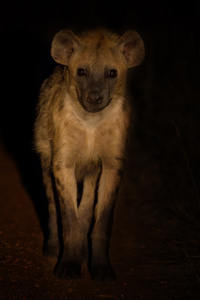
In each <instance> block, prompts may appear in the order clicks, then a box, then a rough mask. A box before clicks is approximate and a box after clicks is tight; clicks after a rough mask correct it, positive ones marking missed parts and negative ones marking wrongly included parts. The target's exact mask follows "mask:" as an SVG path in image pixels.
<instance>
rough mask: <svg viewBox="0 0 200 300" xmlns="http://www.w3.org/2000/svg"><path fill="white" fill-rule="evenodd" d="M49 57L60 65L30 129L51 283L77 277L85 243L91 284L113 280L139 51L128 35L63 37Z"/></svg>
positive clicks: (140, 43) (134, 36)
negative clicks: (129, 81)
mask: <svg viewBox="0 0 200 300" xmlns="http://www.w3.org/2000/svg"><path fill="white" fill-rule="evenodd" d="M51 56H52V57H53V59H54V60H55V61H56V62H57V63H58V65H57V67H56V69H55V71H54V72H53V74H52V75H51V76H50V77H49V78H48V79H46V80H45V81H44V83H43V85H42V87H41V91H40V97H39V102H38V107H37V109H38V111H37V119H36V123H35V145H36V150H37V152H38V153H39V156H40V159H41V165H42V170H43V182H44V187H45V190H46V195H47V198H48V210H49V238H48V241H47V245H46V250H45V254H46V255H48V256H55V257H58V262H57V264H56V266H55V270H54V272H55V274H56V276H58V277H59V278H78V277H80V276H81V263H82V262H83V259H86V258H87V257H88V256H87V253H88V240H90V245H91V248H90V249H91V251H89V252H90V253H91V255H90V258H91V259H90V260H89V263H88V266H89V270H90V273H91V277H92V279H98V280H113V279H114V278H115V272H114V269H113V268H112V266H111V263H110V258H109V241H110V236H111V227H112V220H113V211H114V207H115V202H116V198H117V193H118V189H119V184H120V179H121V176H122V169H123V161H124V155H125V154H124V152H125V148H126V140H127V132H128V127H129V112H130V109H129V103H128V99H127V96H126V75H127V69H128V68H129V67H135V66H137V65H139V64H140V63H141V62H142V61H143V58H144V44H143V41H142V39H141V37H140V36H139V34H138V33H136V32H135V31H131V30H130V31H127V32H126V33H125V34H124V35H122V36H121V37H120V36H118V35H116V34H113V33H110V32H108V31H106V30H91V31H88V32H84V33H82V34H79V35H78V36H77V35H75V34H74V33H73V32H72V31H71V30H62V31H60V32H58V33H57V34H56V35H55V37H54V39H53V41H52V46H51ZM80 183H82V193H81V199H80V200H79V201H78V200H77V199H78V198H79V197H78V186H79V184H80ZM95 195H96V197H95ZM58 224H60V225H61V226H58ZM91 224H92V226H91ZM59 227H60V230H59ZM59 231H60V232H61V234H59ZM60 236H61V238H59V237H60ZM87 259H88V258H87Z"/></svg>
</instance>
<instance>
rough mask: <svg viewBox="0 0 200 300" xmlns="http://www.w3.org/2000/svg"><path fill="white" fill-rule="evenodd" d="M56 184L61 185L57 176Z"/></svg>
mask: <svg viewBox="0 0 200 300" xmlns="http://www.w3.org/2000/svg"><path fill="white" fill-rule="evenodd" d="M56 184H57V185H59V186H61V183H60V180H59V179H58V178H56Z"/></svg>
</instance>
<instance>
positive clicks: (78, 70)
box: [77, 68, 86, 76]
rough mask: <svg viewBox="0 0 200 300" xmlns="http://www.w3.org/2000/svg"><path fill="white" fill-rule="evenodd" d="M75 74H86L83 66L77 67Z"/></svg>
mask: <svg viewBox="0 0 200 300" xmlns="http://www.w3.org/2000/svg"><path fill="white" fill-rule="evenodd" d="M77 75H78V76H86V71H85V70H84V69H83V68H78V69H77Z"/></svg>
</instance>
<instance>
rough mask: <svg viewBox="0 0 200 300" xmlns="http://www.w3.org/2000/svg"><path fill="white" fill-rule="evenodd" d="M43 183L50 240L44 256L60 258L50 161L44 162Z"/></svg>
mask: <svg viewBox="0 0 200 300" xmlns="http://www.w3.org/2000/svg"><path fill="white" fill-rule="evenodd" d="M42 172H43V183H44V187H45V191H46V196H47V200H48V213H49V219H48V231H49V232H48V240H47V243H46V245H45V247H44V255H45V256H50V257H58V255H59V238H58V225H57V209H56V203H55V195H54V189H53V182H52V175H51V165H50V163H49V161H48V160H42Z"/></svg>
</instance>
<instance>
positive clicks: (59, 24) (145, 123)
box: [0, 0, 200, 210]
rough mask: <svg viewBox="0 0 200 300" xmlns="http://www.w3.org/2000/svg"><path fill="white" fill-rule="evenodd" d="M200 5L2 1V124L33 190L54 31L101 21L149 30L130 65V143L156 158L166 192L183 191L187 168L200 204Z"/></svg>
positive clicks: (118, 29) (78, 28)
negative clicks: (36, 134) (141, 53)
mask: <svg viewBox="0 0 200 300" xmlns="http://www.w3.org/2000/svg"><path fill="white" fill-rule="evenodd" d="M199 12H200V3H199V1H198V0H196V1H195V0H191V1H158V0H157V1H147V0H146V1H145V0H141V1H127V0H125V1H123V3H122V2H121V1H115V2H114V1H102V0H101V1H99V0H96V1H83V0H81V1H73V2H71V1H67V0H66V1H7V2H6V3H4V5H3V7H2V8H1V11H0V22H1V23H0V35H1V47H0V51H1V53H0V54H1V68H0V70H1V98H0V130H1V134H2V137H3V141H4V144H5V146H6V148H7V150H8V151H9V152H10V153H11V154H12V155H13V157H14V158H15V159H16V162H17V163H18V166H19V168H20V170H21V175H22V177H23V178H24V182H25V185H26V186H27V188H28V189H30V192H31V193H34V191H35V192H36V189H35V186H33V179H34V181H35V182H36V181H37V178H38V176H35V175H36V173H37V172H38V161H37V158H36V157H35V154H34V151H33V144H32V134H33V124H34V119H35V105H36V99H37V96H38V92H39V87H40V85H41V83H42V81H43V80H44V79H45V78H46V77H47V76H48V75H49V74H50V73H51V72H52V70H53V68H54V65H55V64H54V62H53V60H52V59H51V57H50V45H51V41H52V38H53V36H54V34H55V33H56V32H57V31H59V30H60V29H63V28H71V29H72V30H74V31H75V32H78V31H81V30H85V29H88V28H93V27H99V26H100V27H106V28H108V29H110V30H113V31H116V32H118V33H120V34H121V33H124V32H125V31H126V30H127V29H135V30H137V31H138V32H139V33H140V34H141V36H142V37H143V39H144V43H145V47H146V58H145V61H144V63H143V64H142V65H141V66H139V67H137V68H135V69H134V70H130V72H129V73H130V74H129V75H130V76H129V81H128V87H129V89H130V93H131V95H132V104H133V111H134V116H135V118H134V128H135V130H134V135H131V136H130V144H132V141H133V140H134V139H136V140H137V141H138V142H139V144H140V147H141V149H142V151H146V153H148V156H151V157H152V159H154V160H157V162H158V165H159V168H160V176H161V177H162V180H163V182H165V188H166V191H167V190H168V189H172V191H173V193H174V194H177V197H178V196H179V191H182V189H183V187H184V186H185V185H186V184H187V183H186V182H185V180H186V178H187V180H188V176H185V172H186V173H188V174H189V178H190V180H191V182H192V185H193V191H194V193H195V198H196V200H197V202H196V203H190V202H189V201H190V199H186V201H188V203H190V204H189V205H194V206H195V210H196V208H198V207H199V203H198V200H199V195H198V192H199V188H200V174H199V167H200V161H199V156H200V143H199V139H200V134H199V132H200V122H199V113H200V104H199V103H200V97H199V96H200V83H199V79H200V78H199V67H200V21H199V20H200V16H199ZM130 155H131V152H130ZM180 156H182V162H181V163H182V164H183V165H184V167H183V168H185V169H184V172H183V168H182V169H180V166H179V164H180V161H179V160H180ZM38 184H39V183H38ZM184 197H185V196H184ZM184 197H183V198H184ZM183 198H182V199H183Z"/></svg>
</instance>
